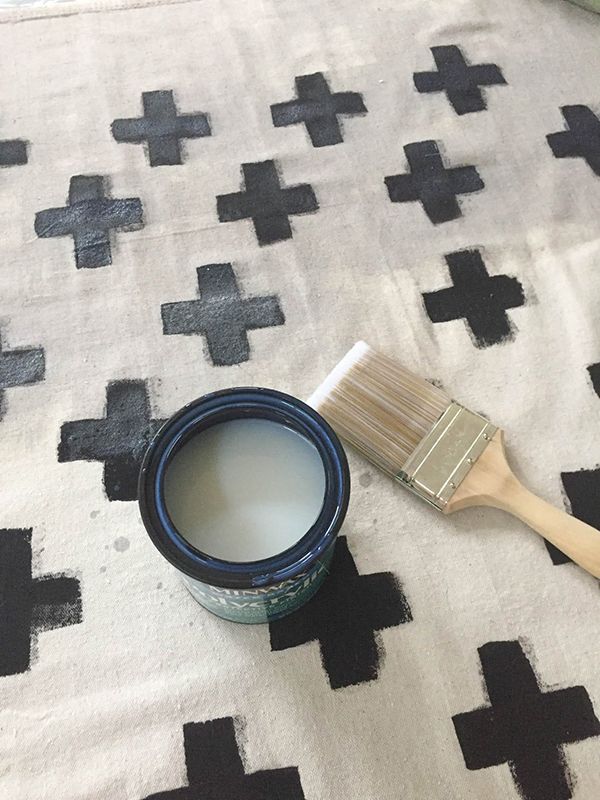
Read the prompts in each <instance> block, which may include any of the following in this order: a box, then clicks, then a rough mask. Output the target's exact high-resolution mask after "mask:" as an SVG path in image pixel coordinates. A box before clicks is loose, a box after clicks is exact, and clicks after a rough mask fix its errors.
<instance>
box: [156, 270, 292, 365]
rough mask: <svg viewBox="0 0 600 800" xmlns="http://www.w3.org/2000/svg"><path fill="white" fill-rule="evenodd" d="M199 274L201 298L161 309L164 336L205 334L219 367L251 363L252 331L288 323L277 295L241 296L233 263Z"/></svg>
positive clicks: (165, 304) (168, 305)
mask: <svg viewBox="0 0 600 800" xmlns="http://www.w3.org/2000/svg"><path fill="white" fill-rule="evenodd" d="M196 274H197V276H198V288H199V290H200V299H199V300H182V301H180V302H178V303H164V304H163V305H162V307H161V312H162V320H163V333H165V334H167V335H170V334H184V335H186V336H191V335H193V334H198V333H199V334H202V335H203V336H205V337H206V342H207V345H208V352H209V354H210V357H211V360H212V362H213V364H215V365H216V366H219V367H223V366H229V365H232V364H241V363H242V362H243V361H248V359H249V358H250V343H249V342H248V333H247V332H248V331H249V330H257V329H259V328H272V327H274V326H276V325H283V324H284V323H285V317H284V315H283V311H282V310H281V307H280V305H279V300H278V299H277V297H276V296H274V295H268V296H263V297H245V298H243V297H242V296H241V294H240V289H239V286H238V284H237V280H236V277H235V273H234V271H233V268H232V266H231V264H205V265H204V266H203V267H199V268H198V269H197V270H196Z"/></svg>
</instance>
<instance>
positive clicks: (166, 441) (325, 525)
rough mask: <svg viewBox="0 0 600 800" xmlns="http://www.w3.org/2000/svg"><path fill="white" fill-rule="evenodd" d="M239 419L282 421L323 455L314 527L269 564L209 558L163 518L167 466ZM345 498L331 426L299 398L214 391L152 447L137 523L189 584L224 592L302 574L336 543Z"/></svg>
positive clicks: (340, 454) (247, 390)
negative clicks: (195, 439) (208, 433)
mask: <svg viewBox="0 0 600 800" xmlns="http://www.w3.org/2000/svg"><path fill="white" fill-rule="evenodd" d="M243 418H259V419H267V420H271V421H273V422H279V423H280V424H283V425H286V426H287V427H288V428H291V429H292V430H295V431H297V432H298V433H300V434H302V435H303V436H305V437H306V439H308V441H310V442H311V443H312V444H313V445H314V446H315V447H316V448H317V450H318V452H319V455H320V456H321V461H322V463H323V469H324V470H325V497H324V501H323V506H322V508H321V512H320V514H319V516H318V518H317V520H316V521H315V523H314V524H313V526H312V527H311V528H310V529H309V530H308V531H307V532H306V533H305V534H304V536H303V537H302V538H301V539H299V540H298V541H297V542H296V543H295V544H294V545H293V546H292V547H290V548H288V549H287V550H284V551H283V552H282V553H278V554H277V555H276V556H273V557H271V558H266V559H262V560H260V561H250V562H243V563H240V562H233V561H225V560H222V559H218V558H214V557H212V556H209V555H207V554H206V553H203V552H201V551H200V550H198V549H196V548H195V547H193V546H192V545H191V544H190V543H189V542H187V541H186V540H185V539H184V538H183V536H181V534H180V533H179V532H178V531H177V529H176V527H175V526H174V524H173V522H172V521H171V519H170V517H169V514H168V512H167V509H166V504H165V500H164V490H163V485H164V475H165V471H166V469H167V468H168V464H169V461H170V459H171V458H172V457H173V455H174V454H175V452H176V451H177V450H178V449H179V448H180V447H182V446H183V445H184V444H185V442H187V441H188V440H189V439H190V438H191V437H192V436H194V435H195V434H197V433H200V432H201V431H202V430H206V429H207V428H209V427H212V426H213V425H217V424H219V423H221V422H227V421H229V420H233V419H243ZM349 499H350V471H349V469H348V461H347V459H346V454H345V452H344V448H343V447H342V444H341V442H340V440H339V439H338V437H337V435H336V434H335V432H334V431H333V429H332V428H331V427H330V426H329V424H328V423H327V422H326V421H325V420H324V419H323V417H322V416H321V415H320V414H318V413H317V412H316V411H315V410H314V409H313V408H311V407H310V406H308V405H306V403H303V402H302V401H301V400H299V399H298V398H296V397H293V396H292V395H289V394H285V393H283V392H279V391H276V390H275V389H265V388H259V387H240V388H234V389H223V390H220V391H217V392H212V393H211V394H207V395H204V396H203V397H200V398H198V399H197V400H194V401H192V402H191V403H189V404H188V405H186V406H184V407H183V408H182V409H180V410H179V411H178V412H176V413H175V414H174V415H173V416H172V417H171V418H170V419H168V420H167V421H166V422H165V423H164V425H163V426H162V427H161V428H160V429H159V431H158V432H157V433H156V435H155V436H154V438H153V440H152V442H151V443H150V445H149V447H148V449H147V451H146V454H145V456H144V460H143V462H142V466H141V469H140V477H139V483H138V502H139V508H140V513H141V516H142V520H143V522H144V526H145V528H146V530H147V532H148V535H149V536H150V539H151V540H152V542H153V544H154V545H155V547H156V548H157V549H158V550H159V552H160V553H161V554H162V555H163V556H164V557H165V558H166V559H167V561H169V562H170V563H171V564H172V565H173V566H174V567H176V568H177V569H178V570H179V571H180V572H183V573H184V574H186V575H189V576H190V577H191V578H194V579H195V580H198V581H201V582H202V583H206V584H210V585H213V586H219V587H224V588H229V589H251V588H255V587H260V586H269V585H271V584H276V583H280V582H281V581H286V580H289V579H291V578H294V577H296V576H298V575H301V574H303V573H305V572H307V570H309V569H310V568H311V566H313V565H314V564H316V562H317V561H318V560H319V558H320V557H321V556H322V555H323V554H324V553H325V552H326V551H327V549H328V547H329V546H330V545H331V544H332V543H333V541H334V539H335V537H336V536H337V533H338V531H339V529H340V527H341V525H342V522H343V521H344V517H345V516H346V510H347V508H348V502H349Z"/></svg>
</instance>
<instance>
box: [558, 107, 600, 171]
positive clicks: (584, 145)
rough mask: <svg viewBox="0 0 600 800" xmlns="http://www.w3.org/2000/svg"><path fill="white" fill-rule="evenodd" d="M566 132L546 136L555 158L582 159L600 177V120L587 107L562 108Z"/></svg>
mask: <svg viewBox="0 0 600 800" xmlns="http://www.w3.org/2000/svg"><path fill="white" fill-rule="evenodd" d="M560 110H561V111H562V115H563V117H564V118H565V122H566V123H567V130H565V131H558V132H557V133H549V134H548V135H547V136H546V139H547V140H548V144H549V145H550V148H551V150H552V152H553V153H554V157H555V158H583V159H584V160H585V161H586V163H587V164H588V166H590V167H591V168H592V170H593V172H595V174H596V175H600V119H598V117H597V116H596V115H595V114H594V112H593V111H592V110H591V108H588V107H587V106H562V107H561V109H560Z"/></svg>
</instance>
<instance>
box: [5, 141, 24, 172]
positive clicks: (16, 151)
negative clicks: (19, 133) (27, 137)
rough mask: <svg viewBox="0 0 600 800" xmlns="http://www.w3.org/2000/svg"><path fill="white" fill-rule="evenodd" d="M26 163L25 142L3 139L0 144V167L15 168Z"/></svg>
mask: <svg viewBox="0 0 600 800" xmlns="http://www.w3.org/2000/svg"><path fill="white" fill-rule="evenodd" d="M26 163H27V142H25V141H24V140H23V139H4V141H1V142H0V167H16V166H20V165H21V164H26Z"/></svg>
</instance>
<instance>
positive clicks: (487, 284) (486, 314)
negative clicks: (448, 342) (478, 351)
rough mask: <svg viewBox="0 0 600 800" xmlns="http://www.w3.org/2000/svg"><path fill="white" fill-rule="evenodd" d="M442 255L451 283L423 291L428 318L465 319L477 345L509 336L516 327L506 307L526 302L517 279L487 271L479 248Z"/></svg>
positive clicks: (436, 320) (437, 320)
mask: <svg viewBox="0 0 600 800" xmlns="http://www.w3.org/2000/svg"><path fill="white" fill-rule="evenodd" d="M445 259H446V262H447V264H448V269H449V271H450V277H451V278H452V283H453V284H454V286H452V287H448V288H445V289H439V290H438V291H437V292H425V293H424V294H423V300H424V302H425V310H426V311H427V315H428V317H429V319H430V320H431V321H432V322H450V321H452V320H456V319H464V320H465V322H466V324H467V325H468V327H469V329H470V331H471V333H472V338H473V341H474V344H475V345H476V347H489V346H490V345H493V344H499V343H500V342H504V341H506V340H509V339H511V338H512V337H513V335H514V330H515V329H514V326H513V325H512V324H511V321H510V319H509V317H508V315H507V313H506V310H507V309H508V308H518V307H519V306H522V305H524V304H525V296H524V294H523V287H522V286H521V284H520V283H519V281H518V280H517V279H516V278H511V277H509V276H508V275H489V274H488V271H487V269H486V267H485V264H484V263H483V259H482V258H481V254H480V252H479V251H478V250H459V251H457V252H456V253H448V255H446V256H445Z"/></svg>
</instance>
